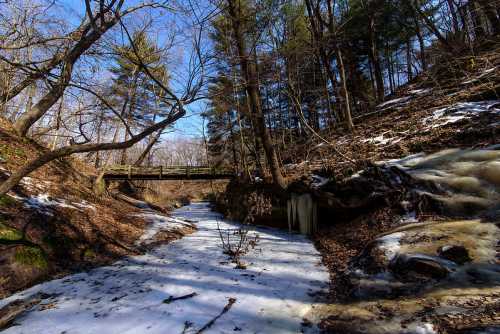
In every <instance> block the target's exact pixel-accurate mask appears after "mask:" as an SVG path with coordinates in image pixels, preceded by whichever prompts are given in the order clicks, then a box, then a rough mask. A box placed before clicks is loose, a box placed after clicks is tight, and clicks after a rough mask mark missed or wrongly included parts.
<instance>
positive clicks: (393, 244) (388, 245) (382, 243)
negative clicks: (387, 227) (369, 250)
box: [377, 232, 405, 261]
mask: <svg viewBox="0 0 500 334" xmlns="http://www.w3.org/2000/svg"><path fill="white" fill-rule="evenodd" d="M404 235H405V234H404V233H403V232H396V233H392V234H388V235H385V236H383V237H381V238H379V239H377V244H378V248H379V249H381V250H383V251H384V253H385V256H386V257H387V259H388V260H389V261H391V260H392V259H394V258H395V257H396V255H397V254H398V252H399V250H400V248H401V243H400V241H401V239H402V238H403V237H404Z"/></svg>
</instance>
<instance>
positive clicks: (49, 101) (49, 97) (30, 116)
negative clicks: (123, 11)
mask: <svg viewBox="0 0 500 334" xmlns="http://www.w3.org/2000/svg"><path fill="white" fill-rule="evenodd" d="M117 22H118V18H117V17H114V18H112V19H110V20H109V21H107V22H104V24H103V25H102V26H101V27H99V28H98V29H97V30H92V31H91V32H90V33H89V34H88V35H86V36H85V35H84V36H83V37H82V38H81V39H80V40H79V41H78V42H77V43H76V45H75V46H74V47H73V48H72V49H71V50H70V51H69V52H68V53H67V54H66V55H64V58H63V60H62V64H63V67H62V71H61V74H60V77H59V79H58V80H57V82H56V83H55V84H54V86H53V87H52V88H51V89H50V90H49V91H48V92H47V94H45V96H43V97H42V98H41V99H40V101H38V103H37V104H36V105H35V106H34V107H33V108H32V109H31V111H30V112H28V113H25V114H23V115H22V116H21V117H19V119H18V120H17V121H16V122H15V123H14V130H15V131H16V132H17V133H18V134H19V135H20V136H23V137H24V136H26V134H27V133H28V130H29V129H30V128H31V126H32V125H33V124H35V122H36V121H38V120H39V119H40V118H42V117H43V115H45V114H46V113H47V111H48V110H49V109H50V108H51V107H52V106H53V105H54V104H55V103H56V102H57V100H59V98H60V97H61V96H62V95H63V94H64V91H65V89H66V87H67V86H68V84H69V83H70V81H71V76H72V72H73V66H74V65H75V63H76V62H77V61H78V59H79V58H80V57H81V55H82V54H83V53H85V52H86V51H87V50H88V49H89V48H90V47H91V46H92V45H94V43H95V42H96V41H97V40H99V39H100V38H101V36H102V35H104V33H106V31H108V30H109V29H111V28H112V27H113V26H114V25H115V24H116V23H117ZM24 88H25V87H23V88H22V89H24Z"/></svg>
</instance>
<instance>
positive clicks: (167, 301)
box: [163, 292, 198, 304]
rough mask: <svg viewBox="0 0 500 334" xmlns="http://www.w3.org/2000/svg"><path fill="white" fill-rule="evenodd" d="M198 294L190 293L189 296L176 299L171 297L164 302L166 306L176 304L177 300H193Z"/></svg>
mask: <svg viewBox="0 0 500 334" xmlns="http://www.w3.org/2000/svg"><path fill="white" fill-rule="evenodd" d="M197 295H198V294H197V293H196V292H193V293H190V294H188V295H184V296H180V297H174V296H170V297H168V298H167V299H165V300H164V301H163V303H165V304H170V303H172V302H175V301H176V300H182V299H188V298H193V297H194V296H197Z"/></svg>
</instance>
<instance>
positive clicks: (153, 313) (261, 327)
mask: <svg viewBox="0 0 500 334" xmlns="http://www.w3.org/2000/svg"><path fill="white" fill-rule="evenodd" d="M173 217H174V218H176V219H181V220H182V219H186V220H189V221H195V222H196V223H195V225H196V226H197V228H198V231H197V232H195V233H193V234H191V235H188V236H186V237H184V238H182V239H180V240H177V241H174V242H172V243H170V244H168V245H164V246H160V247H159V248H156V249H154V250H152V251H150V252H148V253H147V254H145V255H142V256H135V257H129V258H125V259H123V260H121V261H118V262H116V263H114V264H113V265H110V266H107V267H101V268H96V269H93V270H91V271H89V272H85V273H79V274H74V275H71V276H67V277H64V278H62V279H58V280H53V281H50V282H46V283H43V284H40V285H37V286H34V287H33V288H31V289H28V290H26V291H23V292H20V293H18V294H16V295H14V296H11V297H9V298H7V299H4V300H0V308H1V307H3V306H5V305H6V304H8V303H9V302H11V301H13V300H15V299H21V298H28V297H29V296H32V295H34V294H36V293H39V292H43V293H44V294H49V295H51V296H52V297H50V298H47V299H44V300H43V301H42V302H41V303H40V304H39V305H37V306H35V307H34V308H33V309H32V310H30V311H28V312H26V313H25V314H24V315H23V316H21V317H19V318H17V319H16V320H15V325H14V326H12V327H10V328H8V329H6V330H5V331H4V332H3V333H57V334H60V333H66V334H75V333H100V334H101V333H106V334H111V333H162V334H174V333H175V334H177V333H179V334H180V333H197V332H198V331H199V330H200V329H201V328H202V327H203V326H204V325H206V324H207V323H208V322H209V321H210V320H212V319H214V318H215V317H216V316H217V315H219V314H220V313H221V312H222V311H223V309H224V307H225V306H226V305H228V302H229V300H232V299H234V300H235V302H234V304H233V305H232V307H231V308H230V309H229V310H228V311H227V312H226V313H224V314H222V315H221V316H220V318H218V319H217V320H216V321H215V323H214V324H213V325H212V326H210V327H209V328H208V329H206V330H204V331H203V333H300V332H301V331H303V332H316V329H315V327H314V326H311V325H308V322H307V321H306V322H304V318H305V317H307V318H308V317H309V315H308V313H310V311H311V308H312V305H313V304H314V303H315V300H316V298H317V297H315V294H316V293H318V292H320V291H324V290H326V289H327V284H328V280H329V277H328V272H327V270H326V268H325V267H323V265H321V258H320V255H319V253H318V252H317V251H316V249H315V248H314V246H313V244H312V243H311V242H310V241H309V240H308V239H307V238H306V237H303V236H300V235H291V234H288V233H287V232H283V231H278V230H275V229H266V228H258V229H255V230H253V231H252V233H257V234H258V235H259V241H258V243H257V245H256V247H255V248H253V249H251V250H250V251H249V252H248V253H247V254H246V255H244V256H243V257H242V260H243V262H244V263H245V264H246V265H247V269H245V270H240V269H235V264H234V263H231V262H230V261H229V260H228V256H227V255H225V254H223V252H222V249H221V247H220V244H221V243H220V237H219V231H218V229H217V225H218V224H219V225H220V228H221V229H234V228H237V226H235V224H232V223H229V222H225V221H223V220H222V218H221V216H220V215H218V214H217V213H214V212H211V211H210V209H209V207H208V204H207V203H196V204H192V205H189V206H186V207H184V208H181V209H179V210H176V211H175V212H174V213H173ZM165 223H166V224H168V221H165ZM153 225H154V224H153ZM155 228H158V226H157V225H155ZM191 294H192V297H189V298H185V299H181V300H175V301H172V302H168V299H169V298H176V297H181V296H186V295H191Z"/></svg>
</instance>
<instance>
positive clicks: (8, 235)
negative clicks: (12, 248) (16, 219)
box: [0, 223, 23, 241]
mask: <svg viewBox="0 0 500 334" xmlns="http://www.w3.org/2000/svg"><path fill="white" fill-rule="evenodd" d="M22 237H23V235H22V233H21V232H20V231H18V230H16V229H15V228H12V227H9V226H7V225H4V224H2V223H0V240H9V241H17V240H21V239H22Z"/></svg>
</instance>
